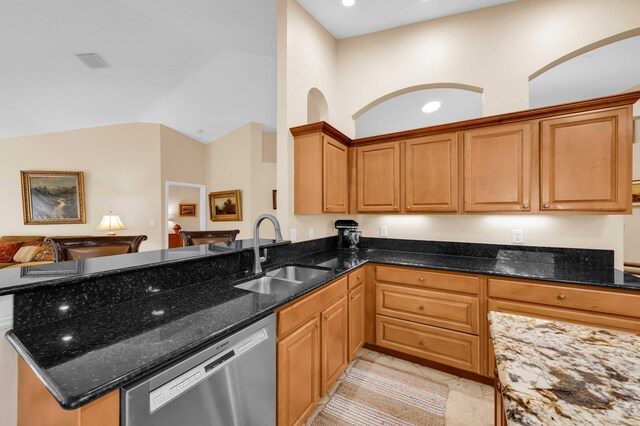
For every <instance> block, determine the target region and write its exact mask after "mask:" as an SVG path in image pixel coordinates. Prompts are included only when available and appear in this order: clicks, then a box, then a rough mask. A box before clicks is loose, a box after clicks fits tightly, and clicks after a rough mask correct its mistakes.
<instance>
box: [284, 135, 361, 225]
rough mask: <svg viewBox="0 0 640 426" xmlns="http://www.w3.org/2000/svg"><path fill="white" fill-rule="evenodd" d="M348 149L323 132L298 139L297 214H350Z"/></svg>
mask: <svg viewBox="0 0 640 426" xmlns="http://www.w3.org/2000/svg"><path fill="white" fill-rule="evenodd" d="M348 149H349V148H348V146H347V145H345V144H344V143H342V142H341V141H339V140H338V139H336V138H334V137H332V136H329V135H327V134H325V133H323V132H320V131H319V132H314V133H308V134H303V135H300V136H296V137H295V140H294V212H295V214H322V213H347V212H348V209H349V167H348V164H349V160H348Z"/></svg>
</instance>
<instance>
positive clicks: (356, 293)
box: [349, 284, 365, 362]
mask: <svg viewBox="0 0 640 426" xmlns="http://www.w3.org/2000/svg"><path fill="white" fill-rule="evenodd" d="M364 309H365V305H364V285H362V284H361V285H360V286H358V287H356V288H355V289H353V290H351V291H350V292H349V362H351V361H353V360H354V359H355V357H356V355H357V354H358V351H359V350H360V348H362V346H364Z"/></svg>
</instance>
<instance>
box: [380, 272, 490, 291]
mask: <svg viewBox="0 0 640 426" xmlns="http://www.w3.org/2000/svg"><path fill="white" fill-rule="evenodd" d="M376 281H377V282H387V283H394V284H406V285H412V286H418V287H424V288H432V289H436V290H448V291H457V292H460V293H469V294H480V277H477V276H473V275H461V274H451V273H447V272H432V271H429V270H425V269H411V268H394V267H390V266H376Z"/></svg>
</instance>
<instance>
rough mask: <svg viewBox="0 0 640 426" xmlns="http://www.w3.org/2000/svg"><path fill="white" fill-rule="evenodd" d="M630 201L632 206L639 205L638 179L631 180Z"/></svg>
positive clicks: (639, 182)
mask: <svg viewBox="0 0 640 426" xmlns="http://www.w3.org/2000/svg"><path fill="white" fill-rule="evenodd" d="M631 203H632V204H633V206H634V207H638V206H640V179H638V180H634V181H632V182H631Z"/></svg>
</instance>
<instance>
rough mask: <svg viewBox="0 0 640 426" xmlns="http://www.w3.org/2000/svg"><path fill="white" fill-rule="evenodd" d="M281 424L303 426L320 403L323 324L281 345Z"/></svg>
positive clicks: (303, 330) (310, 324)
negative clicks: (321, 332) (321, 333)
mask: <svg viewBox="0 0 640 426" xmlns="http://www.w3.org/2000/svg"><path fill="white" fill-rule="evenodd" d="M277 356H278V424H279V425H296V424H301V423H303V422H304V421H305V420H306V418H307V417H309V415H310V414H311V413H312V412H313V410H314V408H315V407H316V404H317V403H318V401H319V400H320V320H319V319H318V318H314V319H312V320H311V321H309V322H307V323H306V324H305V325H303V326H302V327H300V328H299V329H298V330H296V331H295V332H293V333H292V334H290V335H289V336H288V337H286V338H284V339H283V340H281V341H280V342H278V353H277Z"/></svg>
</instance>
